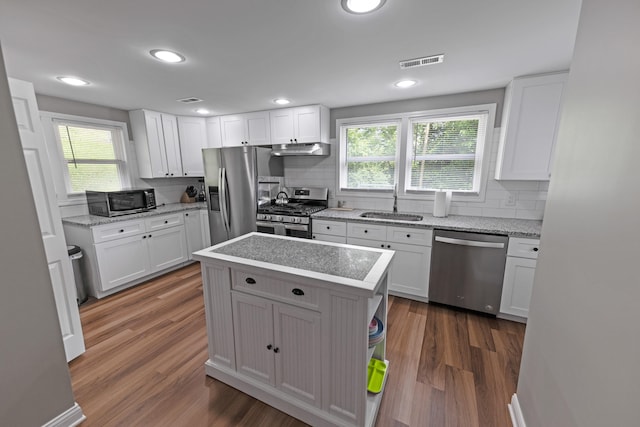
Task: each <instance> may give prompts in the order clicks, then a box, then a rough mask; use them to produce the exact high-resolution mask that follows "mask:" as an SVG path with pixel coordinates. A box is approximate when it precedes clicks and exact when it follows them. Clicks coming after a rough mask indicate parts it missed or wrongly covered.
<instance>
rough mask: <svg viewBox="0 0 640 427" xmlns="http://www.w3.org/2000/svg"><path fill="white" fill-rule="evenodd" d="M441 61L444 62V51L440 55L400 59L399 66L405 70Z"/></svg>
mask: <svg viewBox="0 0 640 427" xmlns="http://www.w3.org/2000/svg"><path fill="white" fill-rule="evenodd" d="M441 62H444V53H443V54H441V55H432V56H425V57H423V58H414V59H406V60H404V61H400V68H401V69H403V70H405V69H407V68H415V67H422V66H424V65H431V64H440V63H441Z"/></svg>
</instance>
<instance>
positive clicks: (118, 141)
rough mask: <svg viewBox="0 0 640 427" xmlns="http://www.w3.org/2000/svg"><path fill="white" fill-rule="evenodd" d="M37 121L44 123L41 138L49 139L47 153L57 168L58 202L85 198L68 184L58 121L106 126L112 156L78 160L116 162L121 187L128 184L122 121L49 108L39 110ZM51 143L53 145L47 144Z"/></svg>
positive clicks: (69, 202)
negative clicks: (110, 133) (77, 114)
mask: <svg viewBox="0 0 640 427" xmlns="http://www.w3.org/2000/svg"><path fill="white" fill-rule="evenodd" d="M40 117H41V121H42V124H43V127H44V134H45V139H47V140H49V141H51V142H50V143H49V144H48V150H49V155H50V157H51V159H52V163H55V165H54V167H53V170H54V171H55V170H58V171H59V172H58V173H56V175H57V176H54V181H55V182H54V184H55V187H56V190H57V193H58V204H59V205H66V204H77V203H79V202H84V201H85V196H84V194H85V193H84V191H82V192H74V191H72V188H71V180H70V178H69V169H68V164H69V163H72V162H73V161H71V162H70V161H68V160H67V159H65V157H64V153H63V150H62V143H61V141H60V134H59V132H58V125H69V126H81V127H89V128H95V129H101V130H110V131H112V135H113V138H114V139H113V145H114V153H115V155H116V160H113V161H112V160H98V159H95V160H81V161H78V163H82V164H116V165H117V166H118V175H119V177H120V182H121V185H122V188H129V187H131V182H132V181H131V170H130V166H131V165H130V163H129V160H128V157H129V156H128V152H127V142H128V141H129V138H128V136H129V133H128V130H127V124H126V123H124V122H118V121H112V120H103V119H95V118H91V117H84V116H75V115H69V114H60V113H52V112H40ZM51 145H53V147H52V146H51ZM54 173H55V172H54Z"/></svg>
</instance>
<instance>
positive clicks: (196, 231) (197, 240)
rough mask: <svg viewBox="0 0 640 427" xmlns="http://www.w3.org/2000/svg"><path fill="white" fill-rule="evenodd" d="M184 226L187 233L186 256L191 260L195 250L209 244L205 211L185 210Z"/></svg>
mask: <svg viewBox="0 0 640 427" xmlns="http://www.w3.org/2000/svg"><path fill="white" fill-rule="evenodd" d="M184 228H185V231H186V233H187V256H188V258H189V260H192V259H193V253H194V252H195V251H199V250H200V249H204V248H207V247H209V246H211V236H210V235H209V217H208V214H207V211H206V210H205V209H200V210H197V211H188V212H185V213H184Z"/></svg>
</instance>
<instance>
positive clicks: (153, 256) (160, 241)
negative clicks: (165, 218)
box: [147, 226, 188, 273]
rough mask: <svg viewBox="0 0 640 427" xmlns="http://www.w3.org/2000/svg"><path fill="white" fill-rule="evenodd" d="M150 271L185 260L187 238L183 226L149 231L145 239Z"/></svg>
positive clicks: (162, 268) (153, 271)
mask: <svg viewBox="0 0 640 427" xmlns="http://www.w3.org/2000/svg"><path fill="white" fill-rule="evenodd" d="M147 245H148V251H149V263H150V265H151V272H152V273H155V272H156V271H160V270H164V269H165V268H169V267H171V266H173V265H176V264H180V263H182V262H185V261H187V259H188V258H187V239H186V233H185V231H184V227H183V226H179V227H171V228H166V229H164V230H159V231H155V232H153V233H149V237H148V239H147Z"/></svg>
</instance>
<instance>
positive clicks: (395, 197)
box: [393, 184, 398, 213]
mask: <svg viewBox="0 0 640 427" xmlns="http://www.w3.org/2000/svg"><path fill="white" fill-rule="evenodd" d="M397 212H398V184H394V186H393V213H397Z"/></svg>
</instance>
